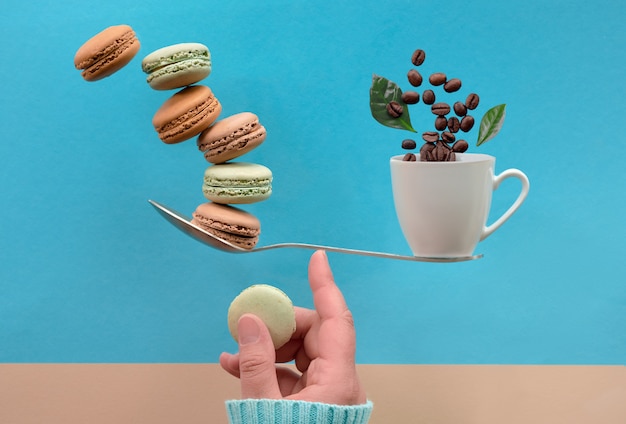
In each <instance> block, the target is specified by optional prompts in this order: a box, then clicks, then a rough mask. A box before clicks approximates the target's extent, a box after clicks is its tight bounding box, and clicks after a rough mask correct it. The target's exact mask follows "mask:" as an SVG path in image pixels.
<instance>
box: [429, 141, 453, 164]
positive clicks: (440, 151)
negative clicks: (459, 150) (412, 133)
mask: <svg viewBox="0 0 626 424" xmlns="http://www.w3.org/2000/svg"><path fill="white" fill-rule="evenodd" d="M449 155H450V148H449V147H447V146H445V145H444V144H443V143H437V146H435V150H433V157H434V158H435V160H436V161H437V162H445V161H446V159H448V156H449Z"/></svg>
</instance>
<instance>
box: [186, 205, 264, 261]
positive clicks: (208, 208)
mask: <svg viewBox="0 0 626 424" xmlns="http://www.w3.org/2000/svg"><path fill="white" fill-rule="evenodd" d="M192 216H193V219H192V220H191V223H192V224H194V225H196V226H198V227H200V228H202V229H203V230H205V231H206V232H208V233H210V234H213V235H214V236H216V237H218V238H220V239H222V240H225V241H227V242H229V243H232V244H234V245H235V246H239V247H241V248H244V249H248V250H250V249H252V248H254V246H256V244H257V242H258V240H259V234H260V233H261V223H260V221H259V220H258V218H257V217H255V216H254V215H252V214H251V213H248V212H246V211H244V210H241V209H238V208H235V207H233V206H229V205H222V204H219V203H212V202H208V203H203V204H201V205H200V206H198V207H197V208H196V210H195V211H194V213H193V215H192Z"/></svg>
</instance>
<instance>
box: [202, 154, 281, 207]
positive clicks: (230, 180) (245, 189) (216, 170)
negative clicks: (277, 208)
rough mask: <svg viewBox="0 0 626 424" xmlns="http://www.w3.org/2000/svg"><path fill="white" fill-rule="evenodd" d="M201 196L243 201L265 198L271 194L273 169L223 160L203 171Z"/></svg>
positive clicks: (232, 201)
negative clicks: (223, 161)
mask: <svg viewBox="0 0 626 424" xmlns="http://www.w3.org/2000/svg"><path fill="white" fill-rule="evenodd" d="M202 192H203V193H204V197H206V198H207V199H209V200H211V201H212V202H215V203H222V204H242V203H255V202H260V201H262V200H265V199H267V198H269V197H270V195H271V194H272V171H271V170H270V169H269V168H267V167H265V166H263V165H259V164H256V163H247V162H226V163H222V164H219V165H212V166H209V167H208V168H207V169H206V171H205V172H204V183H203V185H202Z"/></svg>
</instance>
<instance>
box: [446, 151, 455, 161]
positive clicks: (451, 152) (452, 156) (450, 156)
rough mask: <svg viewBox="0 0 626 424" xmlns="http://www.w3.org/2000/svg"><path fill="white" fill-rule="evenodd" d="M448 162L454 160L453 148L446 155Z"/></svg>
mask: <svg viewBox="0 0 626 424" xmlns="http://www.w3.org/2000/svg"><path fill="white" fill-rule="evenodd" d="M448 162H456V153H454V150H452V151H450V154H449V155H448Z"/></svg>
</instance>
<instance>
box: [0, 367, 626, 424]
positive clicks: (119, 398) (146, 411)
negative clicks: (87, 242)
mask: <svg viewBox="0 0 626 424" xmlns="http://www.w3.org/2000/svg"><path fill="white" fill-rule="evenodd" d="M359 373H360V375H361V378H362V380H363V382H364V383H365V385H366V388H367V390H368V396H369V398H370V399H371V400H372V401H373V402H374V404H375V407H374V414H373V416H372V419H371V420H370V423H372V424H383V423H416V424H417V423H428V424H453V423H454V424H459V423H476V424H478V423H480V424H491V423H494V424H496V423H497V424H505V423H506V424H515V423H532V424H542V423H546V424H548V423H551V424H553V423H568V424H576V423H589V424H605V423H606V424H609V423H610V424H624V423H626V367H623V366H547V365H538V366H533V365H519V366H518V365H359ZM237 396H238V383H237V380H236V379H234V378H233V377H230V376H229V375H227V374H226V373H225V372H223V371H222V370H221V368H220V367H219V365H217V364H0V424H31V423H32V424H35V423H37V424H44V423H45V424H57V423H58V424H61V423H63V424H72V423H81V424H82V423H89V424H100V423H102V424H104V423H106V424H113V423H115V424H126V423H128V424H130V423H133V424H139V423H141V424H148V423H149V424H161V423H163V424H165V423H185V424H196V423H197V424H200V423H218V424H219V423H226V422H227V419H226V414H225V412H224V405H223V402H224V400H226V399H230V398H236V397H237Z"/></svg>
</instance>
